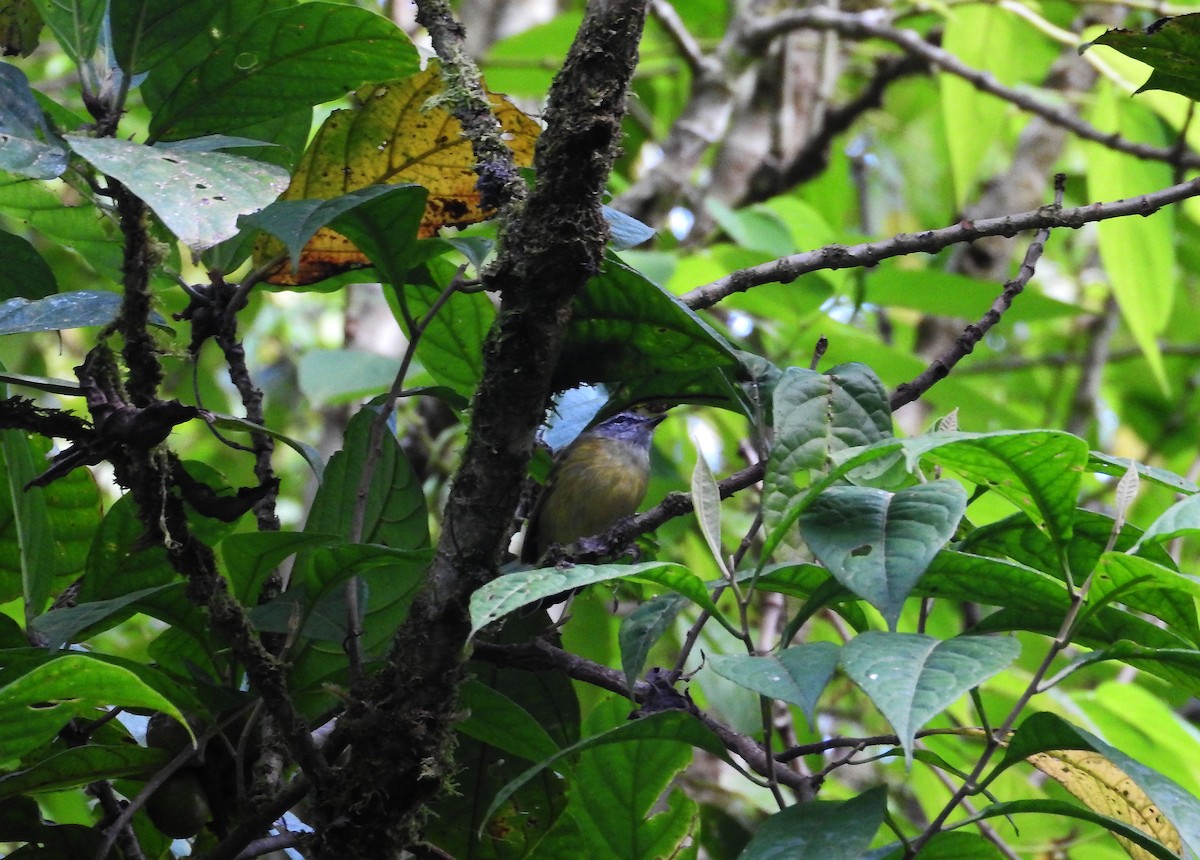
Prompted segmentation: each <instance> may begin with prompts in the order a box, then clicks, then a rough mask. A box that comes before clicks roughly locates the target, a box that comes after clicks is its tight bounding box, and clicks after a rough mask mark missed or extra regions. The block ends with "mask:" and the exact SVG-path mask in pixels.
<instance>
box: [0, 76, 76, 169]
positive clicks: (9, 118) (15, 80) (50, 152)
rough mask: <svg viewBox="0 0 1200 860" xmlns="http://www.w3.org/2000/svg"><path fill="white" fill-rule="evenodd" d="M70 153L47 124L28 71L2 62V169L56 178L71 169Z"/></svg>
mask: <svg viewBox="0 0 1200 860" xmlns="http://www.w3.org/2000/svg"><path fill="white" fill-rule="evenodd" d="M68 154H69V153H68V152H67V149H66V147H64V146H63V145H62V143H61V142H60V141H59V140H57V139H56V138H55V137H54V134H53V132H51V131H50V128H49V126H48V125H47V124H46V119H45V117H44V116H43V115H42V109H41V107H40V106H39V105H38V103H37V101H36V100H35V99H34V97H33V91H32V90H30V88H29V79H28V78H27V77H25V73H24V72H22V71H21V70H20V69H18V68H17V67H16V66H13V65H10V64H9V63H0V169H3V170H8V171H11V172H12V173H16V174H19V175H21V176H28V177H30V178H31V179H53V178H54V177H56V176H60V175H61V174H62V173H63V171H65V170H66V169H67V156H68Z"/></svg>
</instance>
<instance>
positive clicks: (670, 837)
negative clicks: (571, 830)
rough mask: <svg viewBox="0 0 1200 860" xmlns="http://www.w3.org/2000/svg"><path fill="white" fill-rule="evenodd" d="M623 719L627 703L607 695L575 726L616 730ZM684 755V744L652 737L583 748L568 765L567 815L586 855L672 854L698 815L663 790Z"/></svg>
mask: <svg viewBox="0 0 1200 860" xmlns="http://www.w3.org/2000/svg"><path fill="white" fill-rule="evenodd" d="M628 718H629V703H628V702H627V701H626V700H624V699H622V698H617V697H611V698H609V699H607V700H606V701H604V702H602V703H601V704H600V705H599V706H597V707H596V708H594V709H593V710H592V712H591V713H590V714H589V715H588V718H587V721H586V722H585V723H584V727H583V730H584V732H585V733H588V734H596V733H599V732H602V731H605V730H610V729H612V728H613V727H618V728H619V727H622V725H623V724H627V721H628ZM691 760H692V750H691V748H690V747H688V746H685V745H684V744H677V743H674V744H673V743H662V742H661V740H659V739H657V738H637V739H633V738H631V739H629V740H628V741H626V742H624V743H617V744H603V745H597V746H593V747H590V748H588V749H585V750H583V751H582V753H581V754H580V756H579V761H578V763H577V764H576V765H575V767H574V769H573V770H574V772H573V777H574V778H573V780H572V793H571V803H570V805H569V806H568V807H567V813H568V814H569V815H570V816H571V817H572V818H573V819H574V821H575V824H576V826H577V827H578V828H579V831H580V836H581V843H582V845H583V846H587V849H588V854H590V855H591V856H604V857H622V858H624V857H628V858H631V860H653V858H658V857H676V856H679V852H680V851H681V850H682V849H683V847H684V846H685V845H687V844H689V843H691V842H692V840H693V839H694V838H695V837H696V835H697V833H698V831H699V829H700V813H699V809H698V808H697V806H696V803H695V801H693V800H692V799H690V798H689V797H688V796H687V795H685V794H684V793H683V792H682V791H681V790H680V789H678V788H676V789H674V790H670V791H668V784H669V783H670V781H671V780H672V779H673V778H674V777H675V775H676V774H678V773H679V772H680V771H682V770H683V769H684V768H685V767H687V765H688V764H689V763H690V762H691ZM665 791H666V792H668V793H667V796H666V798H665V801H666V803H665V808H663V806H657V807H656V811H655V812H654V814H653V815H651V814H650V810H651V807H655V806H656V804H657V803H660V802H661V801H662V799H663V798H662V795H663V793H664V792H665ZM577 856H583V855H577Z"/></svg>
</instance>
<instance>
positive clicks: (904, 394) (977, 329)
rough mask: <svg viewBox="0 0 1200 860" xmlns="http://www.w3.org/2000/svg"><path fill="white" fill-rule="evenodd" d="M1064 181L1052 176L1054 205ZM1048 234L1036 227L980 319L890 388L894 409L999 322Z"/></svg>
mask: <svg viewBox="0 0 1200 860" xmlns="http://www.w3.org/2000/svg"><path fill="white" fill-rule="evenodd" d="M1065 184H1066V177H1065V176H1063V175H1062V174H1059V175H1058V177H1057V178H1056V179H1055V191H1054V206H1055V208H1056V209H1057V208H1058V207H1060V206H1061V205H1062V196H1063V188H1064V186H1065ZM1048 238H1050V228H1049V227H1043V228H1042V229H1040V230H1038V232H1037V236H1036V237H1035V238H1034V240H1033V242H1031V243H1030V245H1029V249H1028V250H1027V251H1026V252H1025V259H1024V260H1022V261H1021V270H1020V272H1019V273H1018V275H1017V277H1015V278H1013V279H1012V280H1011V281H1009V282H1008V283H1007V284H1005V285H1004V290H1003V292H1001V293H1000V295H999V296H998V297H997V298H996V301H994V302H993V303H992V306H991V307H990V308H988V311H987V313H985V314H984V315H983V316H982V317H981V318H980V320H979V322H977V323H975V324H974V325H969V326H967V328H966V330H965V331H963V333H962V334H961V335H960V336H959V338H958V340H956V341H955V342H954V345H953V346H952V347H950V349H949V350H948V351H947V352H945V353H944V354H943V355H940V356H938V357H937V358H936V359H934V361H933V362H932V363H931V364H930V365H929V367H927V368H925V370H923V371H921V373H920V374H919V375H918V376H917V378H916V379H914V380H912V382H905V383H902V384H901V385H899V386H897V388H896V390H895V391H894V392H892V396H891V399H890V403H891V407H892V410H893V411H895V410H896V409H899V408H900V407H901V406H903V405H905V404H906V403H912V402H913V401H914V400H916V399H917V398H919V397H920V396H921V395H922V394H924V393H925V392H926V391H928V390H929V389H930V388H932V387H933V386H934V385H936V384H937V383H938V382H940V381H941V380H943V379H945V378H946V377H947V376H948V375H949V374H950V371H951V370H953V369H954V365H956V364H958V362H959V361H961V360H962V359H963V358H965V357H966V356H968V355H970V354H971V350H973V349H975V344H977V343H979V341H981V340H983V336H984V335H985V334H987V333H988V331H989V330H990V329H991V328H992V327H993V326H994V325H996V323H998V322H1000V318H1001V317H1002V316H1003V315H1004V312H1005V311H1007V310H1008V309H1009V308H1010V307H1012V303H1013V299H1015V298H1016V297H1017V296H1019V295H1020V294H1021V291H1022V290H1024V289H1025V285H1026V284H1028V283H1029V280H1030V278H1032V277H1033V273H1034V271H1035V270H1036V267H1037V261H1038V260H1040V259H1041V256H1042V251H1044V250H1045V248H1046V240H1047V239H1048Z"/></svg>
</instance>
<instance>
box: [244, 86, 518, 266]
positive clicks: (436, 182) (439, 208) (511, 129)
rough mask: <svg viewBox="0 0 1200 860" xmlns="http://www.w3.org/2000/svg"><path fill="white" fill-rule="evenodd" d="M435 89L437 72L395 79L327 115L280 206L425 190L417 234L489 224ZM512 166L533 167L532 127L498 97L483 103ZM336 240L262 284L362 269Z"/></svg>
mask: <svg viewBox="0 0 1200 860" xmlns="http://www.w3.org/2000/svg"><path fill="white" fill-rule="evenodd" d="M443 92H444V86H443V83H442V77H441V74H440V72H439V71H438V68H437V66H436V64H430V67H429V68H427V69H426V70H425V71H423V72H420V73H418V74H416V75H413V76H412V77H409V78H405V79H403V80H395V81H390V82H388V83H383V84H378V85H376V86H374V87H369V88H367V89H364V90H362V91H361V92H359V93H358V97H359V102H358V105H357V106H356V107H354V108H351V109H347V110H339V111H334V112H333V113H332V114H331V115H330V116H329V118H328V119H327V120H326V121H325V122H324V124H323V125H322V126H321V128H320V129H319V130H318V131H317V134H316V136H315V137H314V138H313V140H312V143H311V144H310V145H309V147H308V150H307V151H306V152H305V153H304V157H303V158H302V159H301V161H300V165H299V167H297V169H296V173H295V175H294V176H293V178H292V182H291V185H289V186H288V189H287V191H285V192H284V194H283V197H282V199H283V200H304V199H319V200H328V199H331V198H334V197H340V196H341V195H343V194H346V193H347V192H351V191H355V190H357V189H360V188H365V187H367V186H370V185H379V184H389V185H394V184H403V183H413V184H416V185H421V186H423V187H425V188H427V189H428V190H429V199H428V201H427V203H426V208H425V214H424V216H423V218H422V219H421V224H420V230H419V234H420V235H421V236H432V235H434V233H436V232H437V230H438V229H439V228H440V227H445V226H462V225H466V224H473V223H475V222H477V221H482V220H484V219H485V218H488V217H491V215H492V214H493V212H492V211H491V210H489V209H486V208H484V207H483V205H482V203H481V200H480V192H479V190H478V189H477V187H476V183H477V182H478V180H479V176H478V175H477V174H476V172H475V163H476V161H475V154H474V151H473V150H472V147H471V142H470V141H469V140H468V139H467V138H465V137H464V136H463V134H462V125H461V123H459V121H458V120H457V119H455V117H454V116H453V115H452V114H451V112H450V110H449V108H448V107H446V106H445V105H444V104H442V103H441V102H440V101H439V99H441V98H443ZM491 102H492V108H493V111H494V113H495V116H496V119H497V120H498V121H499V123H500V125H501V127H502V128H503V129H504V133H505V136H506V142H507V143H508V145H509V147H510V148H511V149H512V150H513V158H514V161H515V163H516V164H517V165H518V166H521V167H528V166H529V165H530V164H532V163H533V145H534V141H535V140H536V139H537V135H538V132H539V129H538V126H537V123H535V122H534V121H533V120H531V119H530V118H529V117H527V116H525V115H524V114H523V113H521V112H520V111H519V110H517V108H515V107H514V106H513V105H512V104H511V103H509V102H508V101H507V100H505V99H504V98H502V97H501V96H498V95H492V96H491ZM278 250H279V245H278V244H276V243H275V242H274V241H272V240H262V241H260V243H259V245H258V246H257V248H256V249H255V259H256V261H257V262H259V263H262V262H264V261H266V260H270V259H272V258H273V257H274V256H275V255H276V254H277V253H278ZM369 262H370V261H369V260H368V259H367V258H366V256H365V255H364V254H362V253H361V252H360V251H359V249H358V248H356V247H355V246H354V244H353V243H352V242H350V241H349V240H348V239H346V238H345V237H344V236H342V235H340V234H338V233H336V232H334V231H332V230H329V229H322V230H319V231H317V234H316V235H315V236H314V237H313V238H312V239H310V240H309V241H308V243H307V245H306V246H305V249H304V251H303V253H302V254H301V262H300V266H299V269H298V271H295V272H292V271H288V270H287V269H286V267H284V268H281V270H280V271H279V272H276V273H275V274H274V275H272V277H271V278H270V282H271V283H275V284H291V285H302V284H309V283H312V282H314V281H316V280H320V279H321V278H324V277H329V276H330V275H331V274H334V273H336V272H339V271H344V270H346V269H349V268H354V267H360V266H364V265H369Z"/></svg>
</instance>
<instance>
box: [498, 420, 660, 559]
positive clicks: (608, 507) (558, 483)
mask: <svg viewBox="0 0 1200 860" xmlns="http://www.w3.org/2000/svg"><path fill="white" fill-rule="evenodd" d="M666 417H667V416H666V415H665V414H645V413H642V412H634V411H626V412H618V413H617V414H616V415H614V416H612V417H611V418H608V419H606V420H604V421H601V422H600V423H599V424H597V425H596V426H595V427H593V428H592V429H590V430H586V431H584V432H583V433H581V434H580V435H579V438H577V439H576V440H575V441H574V442H572V443H571V444H570V445H568V446H567V447H566V448H564V449H563V451H562V452H561V453H560V454H559V455H558V456H557V457H556V458H555V460H554V466H553V467H552V468H551V469H550V477H549V478H548V479H547V480H546V486H545V488H544V489H543V490H542V495H541V497H540V498H539V499H538V501H537V504H536V505H535V506H534V509H533V513H532V514H531V515H530V517H529V528H528V529H527V530H526V532H525V545H524V546H523V547H522V548H521V560H522V561H525V562H529V563H533V562H536V561H537V560H538V559H539V558H540V557H541V556H542V555H543V554H544V553H545V552H546V550H548V549H549V548H550V547H551V545H552V544H556V543H557V544H567V543H571V542H573V541H576V540H578V539H579V538H582V537H589V536H591V535H595V534H599V533H600V532H602V531H604V530H605V529H607V528H608V527H609V526H611V525H612V524H613V523H615V522H616V521H617V520H619V519H621V518H622V517H627V516H629V515H630V514H632V513H633V512H634V511H636V510H637V507H638V505H639V504H641V502H642V499H643V498H644V497H645V495H646V485H647V484H648V483H649V482H650V437H651V436H652V435H653V434H654V428H655V427H657V426H658V425H659V423H660V422H662V420H663V419H664V418H666Z"/></svg>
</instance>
